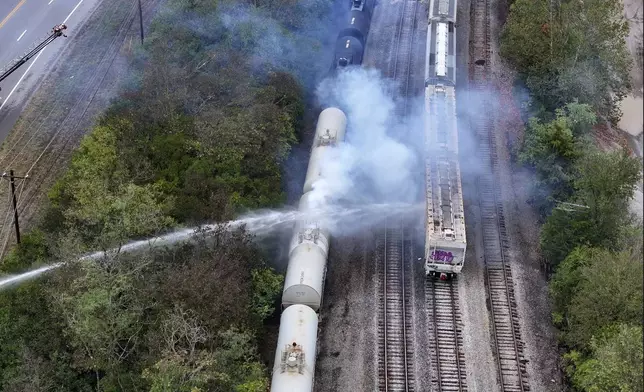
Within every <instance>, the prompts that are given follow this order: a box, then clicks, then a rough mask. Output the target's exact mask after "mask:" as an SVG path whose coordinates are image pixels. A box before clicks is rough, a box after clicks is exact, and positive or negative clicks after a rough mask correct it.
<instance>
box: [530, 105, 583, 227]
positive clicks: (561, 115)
mask: <svg viewBox="0 0 644 392" xmlns="http://www.w3.org/2000/svg"><path fill="white" fill-rule="evenodd" d="M594 123H595V115H594V114H593V112H592V110H591V108H590V106H588V105H583V104H578V103H576V102H573V103H569V104H567V105H566V106H565V108H564V109H557V111H556V118H555V119H554V120H552V121H550V122H549V123H546V124H542V123H541V121H539V120H538V119H536V118H534V117H533V118H531V119H530V121H529V123H528V128H527V130H526V137H525V141H524V145H523V148H522V151H521V153H520V155H519V159H520V161H521V162H522V163H523V164H528V165H530V166H532V167H533V168H534V169H535V171H536V174H537V178H538V180H537V183H536V184H535V190H534V196H533V199H534V200H535V201H536V204H537V206H538V209H539V210H540V211H541V214H542V215H544V216H545V215H547V214H548V213H549V212H550V209H551V208H552V207H553V206H554V203H555V202H556V200H567V199H568V198H569V197H570V196H571V195H572V193H573V184H572V182H573V178H574V172H573V170H572V168H573V165H574V163H575V162H576V161H577V160H578V159H579V157H580V156H581V155H582V154H583V150H584V148H585V147H587V146H586V143H585V139H584V136H585V134H587V133H588V131H589V129H590V127H591V126H592V125H593V124H594Z"/></svg>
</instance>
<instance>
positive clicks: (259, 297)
mask: <svg viewBox="0 0 644 392" xmlns="http://www.w3.org/2000/svg"><path fill="white" fill-rule="evenodd" d="M251 274H252V277H253V312H254V313H255V314H257V315H258V316H259V318H260V320H264V319H265V318H266V317H268V316H270V315H271V314H273V312H275V302H276V299H277V298H278V296H279V294H280V293H281V292H282V284H283V283H284V277H283V276H282V275H278V274H276V273H275V271H273V270H272V269H269V268H261V269H254V270H253V271H252V272H251Z"/></svg>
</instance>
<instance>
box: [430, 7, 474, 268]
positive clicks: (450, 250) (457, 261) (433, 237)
mask: <svg viewBox="0 0 644 392" xmlns="http://www.w3.org/2000/svg"><path fill="white" fill-rule="evenodd" d="M455 22H456V0H432V1H431V2H430V19H429V26H428V30H427V35H428V36H427V64H426V74H425V146H426V148H425V152H426V158H425V176H426V216H427V220H426V224H425V229H426V233H425V272H426V274H427V275H433V276H439V277H440V278H441V279H447V278H449V277H452V276H454V275H455V274H458V273H460V272H461V270H462V269H463V264H464V261H465V252H466V248H467V242H466V238H465V220H464V209H463V191H462V186H461V170H460V166H459V160H458V132H457V124H456V94H455V84H456V61H455V56H456V31H455V30H456V29H455Z"/></svg>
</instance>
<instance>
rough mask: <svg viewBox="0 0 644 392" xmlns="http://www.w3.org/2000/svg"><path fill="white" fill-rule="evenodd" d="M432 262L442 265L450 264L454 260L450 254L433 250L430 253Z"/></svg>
mask: <svg viewBox="0 0 644 392" xmlns="http://www.w3.org/2000/svg"><path fill="white" fill-rule="evenodd" d="M431 257H432V260H434V261H440V262H443V263H451V262H452V261H453V260H454V255H453V254H452V252H448V251H444V250H435V251H433V252H432V256H431Z"/></svg>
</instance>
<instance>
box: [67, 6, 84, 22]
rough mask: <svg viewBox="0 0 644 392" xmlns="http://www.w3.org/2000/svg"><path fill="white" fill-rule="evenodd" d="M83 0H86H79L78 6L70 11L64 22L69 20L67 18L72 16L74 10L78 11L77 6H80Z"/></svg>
mask: <svg viewBox="0 0 644 392" xmlns="http://www.w3.org/2000/svg"><path fill="white" fill-rule="evenodd" d="M83 1H84V0H80V1H79V2H78V4H76V7H74V9H73V10H72V12H70V13H69V15H67V17H66V18H65V20H63V23H66V22H67V20H69V18H71V17H72V14H73V13H74V12H76V9H77V8H78V7H79V6H80V5H81V4H82V3H83Z"/></svg>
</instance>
